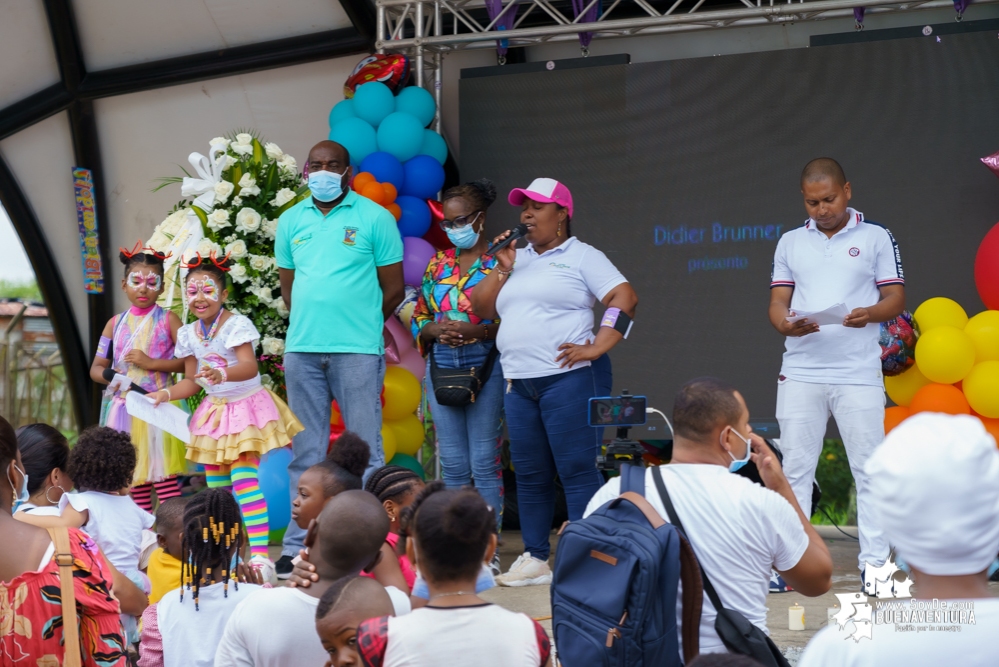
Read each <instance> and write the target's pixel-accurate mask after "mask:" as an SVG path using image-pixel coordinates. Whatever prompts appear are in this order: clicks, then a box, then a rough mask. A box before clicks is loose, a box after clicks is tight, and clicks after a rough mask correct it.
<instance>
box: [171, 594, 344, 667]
mask: <svg viewBox="0 0 999 667" xmlns="http://www.w3.org/2000/svg"><path fill="white" fill-rule="evenodd" d="M259 590H260V586H257V585H255V584H239V590H236V586H235V585H234V583H233V582H231V581H230V582H229V593H228V597H224V593H225V591H224V585H223V584H212V585H211V586H204V587H202V588H201V589H199V590H198V608H199V609H198V611H195V609H194V595H193V591H184V601H183V602H181V601H180V596H179V595H177V594H176V591H173V592H172V593H171V594H170V595H165V596H163V599H162V600H160V601H159V602H157V603H156V617H157V626H158V627H159V631H160V636H161V637H162V638H163V665H164V667H212V666H213V665H214V664H215V649H216V647H217V646H218V644H219V640H220V639H221V638H222V632H223V630H224V629H225V627H226V621H228V620H229V616H230V615H232V614H233V613H234V612H235V610H236V607H237V606H238V605H239V603H240V601H242V600H244V599H246V598H248V597H250V595H252V594H253V593H255V592H257V591H259ZM310 627H311V626H310ZM314 632H315V630H313V633H314ZM324 659H325V658H324ZM315 664H319V663H315Z"/></svg>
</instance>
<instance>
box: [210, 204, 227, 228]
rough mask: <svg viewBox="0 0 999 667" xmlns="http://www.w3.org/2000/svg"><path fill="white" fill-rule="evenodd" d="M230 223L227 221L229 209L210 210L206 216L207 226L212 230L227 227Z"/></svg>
mask: <svg viewBox="0 0 999 667" xmlns="http://www.w3.org/2000/svg"><path fill="white" fill-rule="evenodd" d="M230 224H231V223H230V222H229V211H227V210H225V209H222V208H220V209H216V210H214V211H212V212H211V214H210V215H209V216H208V228H209V229H210V230H212V231H213V232H217V231H218V230H220V229H224V228H226V227H228V226H229V225H230Z"/></svg>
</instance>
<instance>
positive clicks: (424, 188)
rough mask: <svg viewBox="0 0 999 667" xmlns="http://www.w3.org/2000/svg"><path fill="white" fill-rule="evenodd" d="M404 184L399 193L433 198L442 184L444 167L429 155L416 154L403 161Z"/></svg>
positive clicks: (421, 197)
mask: <svg viewBox="0 0 999 667" xmlns="http://www.w3.org/2000/svg"><path fill="white" fill-rule="evenodd" d="M402 166H403V168H404V169H405V170H406V184H405V185H404V186H403V188H402V189H401V190H400V191H399V192H400V194H404V195H410V196H412V197H418V198H420V199H433V198H434V197H436V196H437V193H438V192H439V191H440V189H441V186H443V185H444V167H443V166H441V163H440V162H438V161H437V160H435V159H434V158H433V157H431V156H429V155H417V156H416V157H414V158H413V159H412V160H409V161H407V162H406V163H404V164H403V165H402Z"/></svg>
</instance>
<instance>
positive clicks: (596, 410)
mask: <svg viewBox="0 0 999 667" xmlns="http://www.w3.org/2000/svg"><path fill="white" fill-rule="evenodd" d="M646 407H647V403H646V400H645V397H644V396H632V395H631V394H630V393H628V390H624V391H622V392H621V395H620V396H598V397H595V398H591V399H590V405H589V408H590V409H589V416H590V420H589V421H590V426H594V427H597V428H601V427H604V426H616V427H617V437H615V438H614V440H612V441H611V442H610V443H609V444H608V445H607V446H606V447H605V448H604V452H603V453H602V454H600V455H598V456H597V470H603V471H612V472H617V471H618V470H620V469H621V464H622V463H630V464H633V465H644V462H643V459H642V455H643V454H644V453H645V449H644V448H643V447H642V445H641V444H640V443H638V442H636V441H635V440H632V439H630V438H629V437H628V429H630V428H631V427H632V426H642V425H643V424H645V421H646Z"/></svg>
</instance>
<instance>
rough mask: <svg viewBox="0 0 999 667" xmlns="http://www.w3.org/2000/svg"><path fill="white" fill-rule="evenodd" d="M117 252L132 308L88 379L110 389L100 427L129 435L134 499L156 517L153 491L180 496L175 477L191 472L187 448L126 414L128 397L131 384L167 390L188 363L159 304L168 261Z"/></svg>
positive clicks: (117, 323) (116, 324)
mask: <svg viewBox="0 0 999 667" xmlns="http://www.w3.org/2000/svg"><path fill="white" fill-rule="evenodd" d="M119 250H120V251H119V254H118V259H119V260H120V261H121V263H122V264H123V265H124V266H125V275H124V277H123V278H122V281H121V289H122V291H123V292H125V296H126V297H127V298H128V300H129V302H131V304H132V305H131V307H129V309H128V310H126V311H125V312H123V313H118V314H117V315H115V316H114V317H112V318H111V319H110V320H108V323H107V324H106V325H105V326H104V331H103V332H102V333H101V339H100V342H99V343H98V345H97V352H96V354H95V355H94V361H93V364H92V365H91V366H90V379H92V380H93V381H94V382H97V383H98V384H106V385H108V387H107V389H106V390H105V391H104V397H103V400H102V401H101V419H100V423H101V426H109V427H111V428H113V429H115V430H117V431H123V432H125V433H128V434H130V435H131V438H132V444H134V445H135V451H136V454H137V455H138V462H137V465H136V467H135V475H134V478H133V479H132V483H131V487H132V498H133V499H134V500H135V502H136V504H137V505H138V506H139V507H141V508H142V509H144V510H146V511H147V512H152V511H153V498H152V494H153V491H154V490H155V491H156V496H157V498H158V499H159V502H163V501H164V500H167V499H168V498H176V497H178V496H180V484H179V483H178V481H177V475H179V474H181V473H183V472H184V471H185V470H186V468H187V463H186V462H185V461H184V443H183V442H181V441H180V440H178V439H177V438H175V437H174V436H172V435H170V434H169V433H167V432H166V431H163V430H162V429H160V428H159V427H158V426H154V425H152V424H148V423H146V422H144V421H142V420H141V419H137V418H135V417H132V416H131V415H130V414H128V412H127V411H126V410H125V395H126V394H127V393H128V391H129V389H130V388H131V387H132V385H137V386H139V387H141V388H142V389H144V390H145V391H147V392H152V391H156V390H157V389H163V388H164V387H166V386H167V385H168V384H169V383H170V373H180V372H183V370H184V362H183V361H182V360H180V359H175V358H174V356H173V353H174V345H175V344H176V342H177V331H178V329H180V325H181V322H180V318H178V317H177V316H176V315H174V314H173V313H171V312H170V311H167V310H164V309H163V308H161V307H160V306H158V305H157V304H156V300H157V299H158V298H159V297H160V295H161V294H162V293H163V261H164V260H165V259H166V256H165V255H163V253H157V252H155V251H153V250H152V249H150V248H143V247H142V242H141V241H140V242H139V243H137V244H136V245H135V247H134V248H132V250H126V249H125V248H120V249H119ZM109 368H110V369H113V370H114V378H113V379H112V380H110V381H108V379H107V378H105V377H104V373H105V371H107V369H109Z"/></svg>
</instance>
